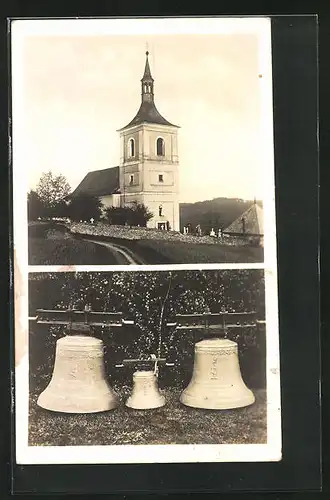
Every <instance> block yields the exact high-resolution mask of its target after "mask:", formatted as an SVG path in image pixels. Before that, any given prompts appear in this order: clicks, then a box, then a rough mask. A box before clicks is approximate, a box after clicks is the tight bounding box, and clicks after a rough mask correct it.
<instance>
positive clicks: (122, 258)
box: [85, 238, 145, 265]
mask: <svg viewBox="0 0 330 500" xmlns="http://www.w3.org/2000/svg"><path fill="white" fill-rule="evenodd" d="M85 240H86V241H90V242H91V243H96V244H97V245H102V246H104V247H106V248H107V249H108V250H110V252H111V253H112V255H113V256H114V258H115V259H116V261H117V264H119V265H120V264H131V265H141V264H145V262H144V261H143V260H142V259H141V258H140V257H139V256H138V255H136V254H134V253H133V252H132V251H131V250H128V249H127V248H125V247H123V246H120V245H117V244H115V243H110V242H108V241H99V240H93V239H90V238H88V239H87V238H86V239H85Z"/></svg>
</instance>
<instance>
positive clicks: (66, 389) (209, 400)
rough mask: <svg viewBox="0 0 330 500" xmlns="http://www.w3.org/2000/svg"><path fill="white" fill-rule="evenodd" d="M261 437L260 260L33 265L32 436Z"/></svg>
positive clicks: (111, 439) (131, 440) (170, 440)
mask: <svg viewBox="0 0 330 500" xmlns="http://www.w3.org/2000/svg"><path fill="white" fill-rule="evenodd" d="M264 443H267V391H266V322H265V283H264V271H263V270H259V269H251V270H250V269H239V270H216V271H213V270H212V271H209V270H207V271H160V272H155V271H150V272H137V271H133V272H127V271H125V272H77V273H74V272H63V273H62V272H60V273H30V275H29V417H28V446H32V447H35V446H43V447H44V446H85V445H153V444H158V445H166V444H181V445H182V444H264ZM87 459H88V457H86V461H87Z"/></svg>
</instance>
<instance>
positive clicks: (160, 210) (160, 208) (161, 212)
mask: <svg viewBox="0 0 330 500" xmlns="http://www.w3.org/2000/svg"><path fill="white" fill-rule="evenodd" d="M158 215H159V217H161V216H162V215H163V207H162V205H159V207H158Z"/></svg>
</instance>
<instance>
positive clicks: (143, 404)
mask: <svg viewBox="0 0 330 500" xmlns="http://www.w3.org/2000/svg"><path fill="white" fill-rule="evenodd" d="M159 364H163V365H166V366H173V365H174V364H173V363H168V362H167V361H166V359H165V358H157V357H156V356H152V357H150V358H149V359H124V361H123V363H122V364H121V365H117V367H124V366H125V365H126V366H127V365H131V366H134V367H135V368H136V367H139V369H138V370H136V371H135V372H134V373H133V387H132V392H131V395H130V396H129V398H128V399H127V401H126V406H127V407H128V408H132V409H134V410H151V409H154V408H161V407H162V406H164V405H165V404H166V400H165V397H164V396H163V395H162V394H161V393H160V391H159V388H158V369H157V368H156V369H154V370H151V369H150V368H151V366H152V365H154V367H158V365H159Z"/></svg>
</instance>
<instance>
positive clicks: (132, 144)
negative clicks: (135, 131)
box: [128, 139, 135, 156]
mask: <svg viewBox="0 0 330 500" xmlns="http://www.w3.org/2000/svg"><path fill="white" fill-rule="evenodd" d="M128 156H135V142H134V139H130V140H129V141H128Z"/></svg>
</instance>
